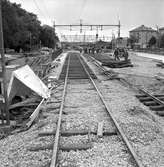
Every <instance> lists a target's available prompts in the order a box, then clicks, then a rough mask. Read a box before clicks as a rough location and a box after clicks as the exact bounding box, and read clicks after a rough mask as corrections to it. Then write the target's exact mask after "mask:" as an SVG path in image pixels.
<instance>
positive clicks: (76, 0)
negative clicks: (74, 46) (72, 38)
mask: <svg viewBox="0 0 164 167" xmlns="http://www.w3.org/2000/svg"><path fill="white" fill-rule="evenodd" d="M10 2H16V3H19V4H21V5H22V8H24V9H26V10H27V11H29V12H32V13H35V14H36V15H37V16H38V19H39V20H40V21H41V23H42V24H48V25H51V26H52V25H53V22H54V21H55V24H78V23H79V22H80V19H81V20H82V22H83V23H86V24H118V20H120V22H121V36H122V37H126V36H129V31H130V30H132V29H133V28H136V27H138V26H141V25H145V26H148V27H152V28H154V29H156V26H159V27H164V0H10ZM98 31H99V34H100V35H105V36H112V33H114V34H115V35H116V36H117V32H118V29H117V28H113V27H112V28H111V27H108V29H106V30H104V29H103V31H101V30H98ZM56 32H57V33H58V34H65V35H68V34H75V35H79V34H80V31H79V29H77V28H76V29H74V31H70V29H69V28H66V27H65V28H64V29H61V28H57V30H56ZM83 33H85V34H88V35H94V34H95V33H96V30H93V31H90V29H85V30H84V31H83V32H82V34H83Z"/></svg>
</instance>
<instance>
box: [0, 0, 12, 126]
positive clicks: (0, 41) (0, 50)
mask: <svg viewBox="0 0 164 167" xmlns="http://www.w3.org/2000/svg"><path fill="white" fill-rule="evenodd" d="M0 53H1V61H2V62H1V64H2V75H3V96H4V99H5V107H4V110H5V113H6V121H7V122H6V123H7V124H8V125H10V115H9V103H8V95H7V80H6V66H5V54H4V41H3V27H2V0H0Z"/></svg>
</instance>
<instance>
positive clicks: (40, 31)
mask: <svg viewBox="0 0 164 167" xmlns="http://www.w3.org/2000/svg"><path fill="white" fill-rule="evenodd" d="M2 23H3V35H4V47H5V48H10V49H14V50H15V51H17V52H19V51H20V49H23V50H24V51H29V50H30V49H31V48H34V47H37V46H39V45H41V44H42V46H45V47H50V48H54V46H55V43H56V42H57V41H58V37H57V36H56V34H55V32H54V29H53V27H51V26H48V25H43V26H41V22H40V21H39V20H38V18H37V16H36V15H35V14H33V13H30V12H27V11H26V10H25V9H23V8H21V5H20V4H16V3H11V2H9V1H8V0H2Z"/></svg>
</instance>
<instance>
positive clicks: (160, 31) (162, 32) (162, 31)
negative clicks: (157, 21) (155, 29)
mask: <svg viewBox="0 0 164 167" xmlns="http://www.w3.org/2000/svg"><path fill="white" fill-rule="evenodd" d="M159 33H160V35H163V34H164V27H161V28H159Z"/></svg>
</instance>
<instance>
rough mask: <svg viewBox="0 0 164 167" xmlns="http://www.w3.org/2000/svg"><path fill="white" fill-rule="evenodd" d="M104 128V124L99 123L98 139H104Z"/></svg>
mask: <svg viewBox="0 0 164 167" xmlns="http://www.w3.org/2000/svg"><path fill="white" fill-rule="evenodd" d="M103 126H104V122H103V121H102V122H99V123H98V128H97V136H98V137H102V136H103Z"/></svg>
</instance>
